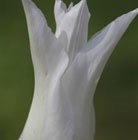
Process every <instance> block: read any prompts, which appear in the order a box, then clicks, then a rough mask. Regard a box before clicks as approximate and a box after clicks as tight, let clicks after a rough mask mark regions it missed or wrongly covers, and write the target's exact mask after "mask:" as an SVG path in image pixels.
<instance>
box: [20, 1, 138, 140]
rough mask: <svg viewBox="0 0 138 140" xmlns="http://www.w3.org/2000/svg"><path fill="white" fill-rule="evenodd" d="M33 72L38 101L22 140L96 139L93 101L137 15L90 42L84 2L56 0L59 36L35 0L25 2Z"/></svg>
mask: <svg viewBox="0 0 138 140" xmlns="http://www.w3.org/2000/svg"><path fill="white" fill-rule="evenodd" d="M22 2H23V7H24V10H25V14H26V18H27V25H28V30H29V38H30V45H31V54H32V60H33V66H34V73H35V89H34V97H33V101H32V105H31V109H30V112H29V116H28V119H27V122H26V125H25V127H24V130H23V132H22V135H21V136H20V138H19V140H92V139H94V134H95V114H94V107H93V101H92V100H93V96H94V92H95V89H96V85H97V83H98V81H99V78H100V75H101V73H102V71H103V68H104V66H105V64H106V62H107V60H108V58H109V56H110V55H111V53H112V51H113V49H114V48H115V45H116V44H117V42H118V41H119V39H120V38H121V36H122V35H123V33H124V32H125V30H126V29H127V27H128V25H129V24H130V23H131V21H132V20H133V19H134V17H135V16H136V15H137V14H138V9H136V10H134V11H131V12H129V13H127V14H125V15H123V16H121V17H119V18H117V19H116V20H114V21H113V22H111V23H110V24H109V25H107V26H106V27H105V28H104V29H103V30H101V31H100V32H98V33H97V34H96V35H94V36H93V37H92V39H90V40H89V41H88V42H87V33H88V21H89V17H90V14H89V10H88V7H87V3H86V0H81V1H80V2H79V3H78V4H76V5H74V6H73V4H72V3H71V5H70V6H69V8H67V7H66V5H65V4H64V3H63V1H62V0H56V1H55V10H54V13H55V19H56V33H55V34H54V33H52V31H51V29H50V28H49V27H48V25H47V21H46V20H45V18H44V16H43V14H42V12H41V11H40V10H39V9H38V8H37V6H36V5H35V4H34V3H33V2H32V1H31V0H22Z"/></svg>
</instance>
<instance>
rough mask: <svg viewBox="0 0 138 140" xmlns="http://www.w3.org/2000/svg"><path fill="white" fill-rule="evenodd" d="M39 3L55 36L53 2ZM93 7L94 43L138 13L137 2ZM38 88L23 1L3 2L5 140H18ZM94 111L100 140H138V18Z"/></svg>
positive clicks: (0, 113)
mask: <svg viewBox="0 0 138 140" xmlns="http://www.w3.org/2000/svg"><path fill="white" fill-rule="evenodd" d="M65 2H66V3H67V4H69V3H70V2H71V1H70V0H66V1H65ZM77 2H78V0H76V1H75V0H74V3H77ZM35 3H36V4H37V5H38V6H39V7H40V9H42V11H43V12H44V14H45V16H46V18H47V21H48V23H49V26H50V27H51V28H52V29H53V31H55V21H54V16H53V6H54V0H35ZM88 7H89V9H90V13H91V20H90V24H89V37H90V36H91V35H93V34H94V33H95V32H97V31H98V30H100V29H102V28H103V27H104V26H105V25H107V24H108V23H109V22H111V21H112V20H114V19H115V18H116V17H118V16H120V15H122V14H124V13H126V12H128V11H130V10H133V9H135V8H137V7H138V0H125V1H120V0H104V1H101V0H88ZM33 84H34V78H33V67H32V62H31V56H30V49H29V40H28V31H27V26H26V20H25V15H24V12H23V8H22V4H21V0H14V1H13V0H11V1H10V0H0V140H16V139H17V138H18V137H19V135H20V133H21V131H22V129H23V127H24V124H25V121H26V118H27V115H28V112H29V108H30V105H31V101H32V96H33V86H34V85H33ZM95 110H96V122H97V123H96V136H95V140H137V139H138V17H137V18H136V19H135V20H134V21H133V23H132V24H131V26H130V27H129V29H128V30H127V32H126V33H125V35H124V36H123V38H122V39H121V40H120V42H119V44H118V45H117V47H116V49H115V51H114V52H113V54H112V56H111V57H110V59H109V61H108V63H107V65H106V67H105V69H104V72H103V74H102V77H101V80H100V82H99V84H98V87H97V90H96V93H95Z"/></svg>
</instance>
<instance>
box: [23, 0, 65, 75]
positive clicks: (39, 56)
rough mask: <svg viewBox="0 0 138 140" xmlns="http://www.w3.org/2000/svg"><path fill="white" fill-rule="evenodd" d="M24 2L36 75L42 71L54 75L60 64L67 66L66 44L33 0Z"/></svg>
mask: <svg viewBox="0 0 138 140" xmlns="http://www.w3.org/2000/svg"><path fill="white" fill-rule="evenodd" d="M22 2H23V6H24V10H25V15H26V18H27V25H28V30H29V38H30V45H31V54H32V59H33V65H34V69H35V73H40V71H41V72H44V73H48V74H49V73H51V74H53V73H55V70H56V67H59V63H60V62H61V64H62V63H65V65H66V63H67V61H66V60H67V59H68V56H67V54H66V53H65V51H64V47H63V46H64V44H65V43H64V42H61V41H58V40H57V39H56V37H55V35H54V34H53V33H52V31H51V29H50V28H49V27H48V25H47V21H46V19H45V17H44V15H43V14H42V12H41V11H40V9H38V8H37V6H36V5H35V4H34V3H33V2H32V1H31V0H22ZM57 62H59V63H58V64H57ZM63 65H64V64H63Z"/></svg>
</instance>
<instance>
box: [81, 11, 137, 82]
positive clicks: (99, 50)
mask: <svg viewBox="0 0 138 140" xmlns="http://www.w3.org/2000/svg"><path fill="white" fill-rule="evenodd" d="M137 14H138V9H136V10H133V11H131V12H129V13H127V14H124V15H122V16H121V17H119V18H117V19H116V20H114V21H113V22H112V23H110V24H109V25H107V26H106V27H105V28H104V29H103V30H102V31H100V32H98V33H97V34H96V35H94V37H93V38H92V39H90V41H89V42H88V44H87V47H86V48H84V49H83V50H82V51H81V53H84V54H86V59H87V63H88V65H89V69H88V77H89V80H92V81H95V82H98V80H99V78H100V75H101V73H102V71H103V68H104V66H105V64H106V62H107V60H108V58H109V57H110V55H111V53H112V51H113V50H114V48H115V46H116V44H117V43H118V41H119V40H120V38H121V37H122V35H123V34H124V32H125V31H126V29H127V28H128V26H129V25H130V23H131V22H132V21H133V19H134V18H135V16H136V15H137Z"/></svg>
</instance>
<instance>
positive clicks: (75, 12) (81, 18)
mask: <svg viewBox="0 0 138 140" xmlns="http://www.w3.org/2000/svg"><path fill="white" fill-rule="evenodd" d="M59 2H60V1H56V3H55V17H56V21H57V29H56V37H57V38H59V37H60V35H61V33H62V32H65V33H66V35H67V39H68V44H67V46H66V51H67V53H68V55H69V59H70V61H73V59H74V57H75V55H76V53H78V52H79V51H80V49H81V48H83V47H84V46H85V45H86V43H87V32H88V21H89V17H90V15H89V10H88V7H87V4H86V1H80V2H79V3H78V4H76V5H75V6H73V7H72V6H71V9H70V8H69V9H70V11H67V12H66V13H65V11H64V10H63V9H62V8H60V7H61V6H60V7H59V5H58V4H59ZM60 3H61V2H60ZM57 9H58V10H57ZM59 17H60V18H59Z"/></svg>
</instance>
